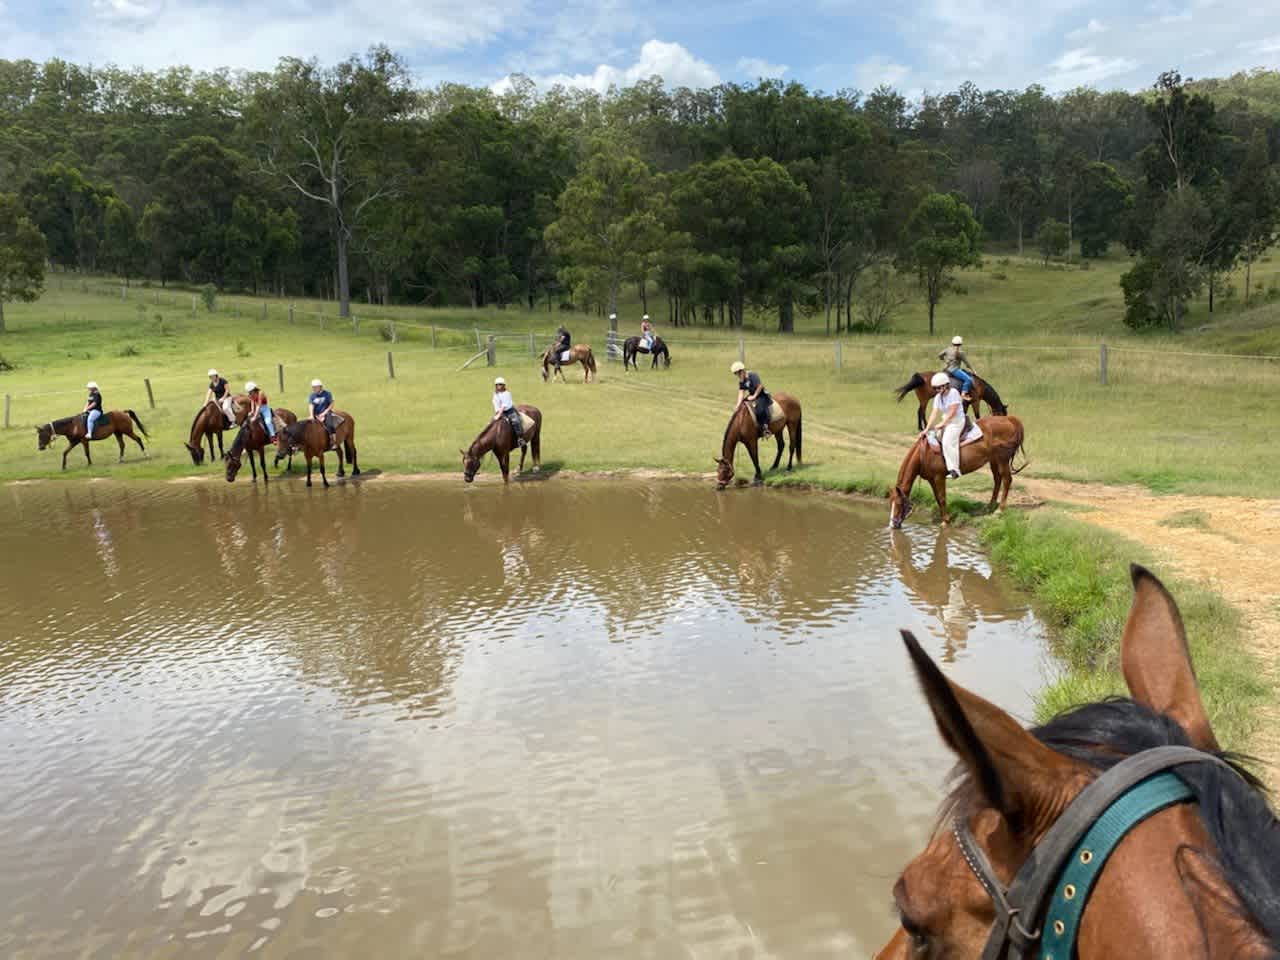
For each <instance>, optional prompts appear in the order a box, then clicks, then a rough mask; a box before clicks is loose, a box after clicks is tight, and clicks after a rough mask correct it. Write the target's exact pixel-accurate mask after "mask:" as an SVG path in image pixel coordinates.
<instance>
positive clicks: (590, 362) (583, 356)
mask: <svg viewBox="0 0 1280 960" xmlns="http://www.w3.org/2000/svg"><path fill="white" fill-rule="evenodd" d="M551 354H552V351H550V350H548V351H547V352H546V353H544V354H543V355H542V379H543V380H544V381H547V380H551V379H553V378H554V377H559V378H560V379H561V380H563V379H564V372H563V371H562V370H561V369H560V367H558V366H556V364H555V360H553V359H552V356H551ZM566 363H567V364H574V363H581V364H582V369H583V380H582V382H583V383H590V382H591V381H592V380H594V379H595V378H596V356H595V354H594V353H592V352H591V348H590V347H588V346H587V345H586V344H585V343H579V344H577V345H576V346H574V347H570V348H569V359H568V360H561V361H560V365H561V366H563V365H564V364H566ZM552 368H554V370H555V372H554V374H553V373H552Z"/></svg>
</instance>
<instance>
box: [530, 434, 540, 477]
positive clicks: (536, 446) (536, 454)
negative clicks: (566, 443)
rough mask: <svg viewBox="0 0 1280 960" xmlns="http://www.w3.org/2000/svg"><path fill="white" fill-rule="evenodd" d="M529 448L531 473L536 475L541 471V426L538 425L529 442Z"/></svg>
mask: <svg viewBox="0 0 1280 960" xmlns="http://www.w3.org/2000/svg"><path fill="white" fill-rule="evenodd" d="M529 446H530V447H532V448H533V472H534V473H537V472H538V471H539V470H541V469H542V425H541V424H539V425H538V426H537V427H536V428H535V430H534V433H533V439H532V440H530V441H529Z"/></svg>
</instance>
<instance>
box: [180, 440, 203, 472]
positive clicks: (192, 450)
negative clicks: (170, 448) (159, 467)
mask: <svg viewBox="0 0 1280 960" xmlns="http://www.w3.org/2000/svg"><path fill="white" fill-rule="evenodd" d="M182 445H183V446H184V447H186V448H187V453H189V454H191V462H192V463H193V464H195V465H196V466H197V467H198V466H200V465H201V464H202V463H204V447H193V446H192V445H191V444H189V443H186V442H183V444H182Z"/></svg>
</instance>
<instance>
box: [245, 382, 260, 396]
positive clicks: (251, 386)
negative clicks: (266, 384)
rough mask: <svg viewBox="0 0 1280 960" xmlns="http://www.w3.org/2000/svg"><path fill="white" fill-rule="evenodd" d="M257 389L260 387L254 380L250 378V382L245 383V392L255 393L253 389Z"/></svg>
mask: <svg viewBox="0 0 1280 960" xmlns="http://www.w3.org/2000/svg"><path fill="white" fill-rule="evenodd" d="M257 389H258V385H257V384H256V383H254V382H253V381H252V380H250V381H249V382H248V383H246V384H245V385H244V392H245V393H253V391H255V390H257Z"/></svg>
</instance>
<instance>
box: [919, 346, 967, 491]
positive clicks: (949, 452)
mask: <svg viewBox="0 0 1280 960" xmlns="http://www.w3.org/2000/svg"><path fill="white" fill-rule="evenodd" d="M929 385H930V386H931V387H933V413H931V414H930V415H929V422H928V423H927V424H925V428H924V429H923V430H921V431H920V439H922V440H923V439H924V438H925V436H926V435H927V434H928V433H929V431H930V430H932V429H934V428H935V427H941V428H942V457H943V459H944V460H946V462H947V476H948V477H949V478H951V479H952V480H954V479H955V478H956V477H958V476H960V435H961V434H962V433H964V401H963V400H961V399H960V393H959V392H958V391H957V390H956V388H955V387H953V386H952V385H951V378H950V377H948V376H947V375H946V374H945V373H943V372H942V371H941V370H939V371H938V372H937V373H935V374H934V375H933V379H932V380H931V381H930V382H929Z"/></svg>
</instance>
